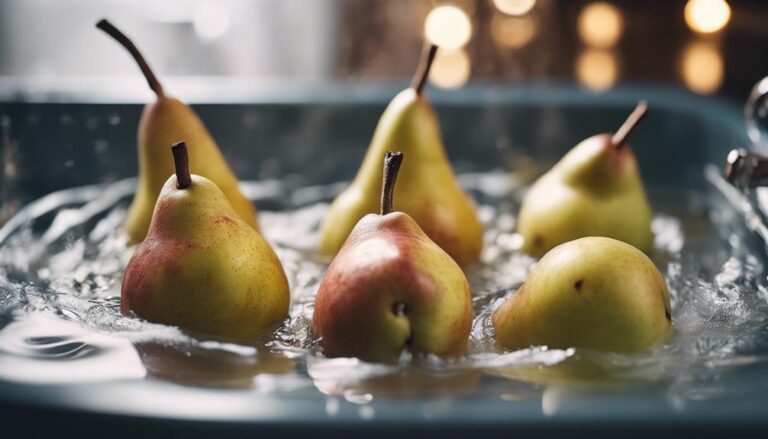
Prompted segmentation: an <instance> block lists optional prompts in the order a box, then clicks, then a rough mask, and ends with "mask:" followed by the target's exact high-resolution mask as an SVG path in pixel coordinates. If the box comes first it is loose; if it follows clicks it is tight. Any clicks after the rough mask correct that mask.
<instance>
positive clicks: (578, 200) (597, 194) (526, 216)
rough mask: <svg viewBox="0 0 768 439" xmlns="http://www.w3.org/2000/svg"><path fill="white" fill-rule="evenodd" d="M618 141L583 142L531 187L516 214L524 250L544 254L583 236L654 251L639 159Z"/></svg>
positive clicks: (598, 138)
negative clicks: (606, 239)
mask: <svg viewBox="0 0 768 439" xmlns="http://www.w3.org/2000/svg"><path fill="white" fill-rule="evenodd" d="M639 108H640V107H639ZM633 114H635V113H633ZM630 120H632V119H630ZM637 121H639V119H637V120H634V123H637ZM633 126H634V125H633ZM628 134H629V132H626V133H625V136H626V135H628ZM615 137H616V136H613V137H612V136H611V135H610V134H598V135H596V136H593V137H590V138H588V139H586V140H584V141H583V142H581V143H579V144H578V145H576V147H574V148H573V149H572V150H571V151H569V152H568V153H567V154H566V155H565V156H564V157H563V158H562V159H561V160H560V162H558V163H557V164H556V165H555V166H554V167H553V168H552V169H551V170H550V171H549V172H547V173H546V174H544V175H543V176H542V177H541V178H540V179H539V180H538V181H536V183H534V184H533V186H532V187H531V188H530V189H529V191H528V192H527V194H526V195H525V198H524V200H523V204H522V205H521V207H520V212H519V214H518V224H517V231H518V233H520V235H522V237H523V239H524V244H523V251H525V252H526V253H528V254H531V255H533V256H541V255H543V254H545V253H546V252H548V251H549V250H551V249H552V248H554V247H555V246H557V245H559V244H562V243H564V242H568V241H572V240H574V239H578V238H582V237H585V236H605V237H609V238H614V239H618V240H621V241H624V242H626V243H628V244H631V245H632V246H634V247H637V248H639V249H640V250H642V251H644V252H646V253H650V252H651V251H652V250H653V233H652V231H651V220H652V218H653V212H652V210H651V205H650V203H649V202H648V197H647V195H646V193H645V189H644V188H643V182H642V179H641V177H640V172H639V170H638V167H637V161H636V160H635V156H634V153H633V152H632V150H631V149H630V148H629V146H628V145H626V146H625V145H624V144H625V140H621V143H620V144H619V145H618V146H617V144H616V143H615V141H614V138H615Z"/></svg>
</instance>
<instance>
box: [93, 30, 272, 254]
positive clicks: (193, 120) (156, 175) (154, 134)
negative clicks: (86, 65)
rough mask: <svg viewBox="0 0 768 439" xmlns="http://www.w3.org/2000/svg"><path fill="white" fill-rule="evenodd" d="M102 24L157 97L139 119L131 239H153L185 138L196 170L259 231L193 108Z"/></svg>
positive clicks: (127, 226)
mask: <svg viewBox="0 0 768 439" xmlns="http://www.w3.org/2000/svg"><path fill="white" fill-rule="evenodd" d="M96 26H97V27H98V28H99V29H101V30H103V31H104V32H106V33H107V34H109V35H110V36H111V37H113V38H114V39H115V40H117V41H118V42H119V43H120V44H121V45H123V46H124V47H125V48H126V50H128V52H130V54H131V55H132V56H133V58H134V59H135V60H136V62H137V63H138V65H139V67H140V68H141V71H142V73H143V74H144V76H145V77H146V79H147V82H148V83H149V86H150V88H151V89H152V91H154V92H155V94H156V96H157V99H156V100H155V102H153V103H151V104H148V105H147V106H146V107H145V108H144V112H143V113H142V115H141V120H140V121H139V136H138V150H139V182H138V187H137V188H136V195H135V196H134V199H133V203H132V204H131V207H130V209H129V210H128V218H127V219H126V222H125V229H126V232H127V233H128V237H129V238H130V241H131V242H132V243H138V242H141V241H142V240H144V237H145V236H146V235H147V230H148V229H149V222H150V220H151V218H152V209H153V208H154V205H155V200H157V196H158V194H159V193H160V189H161V188H162V187H163V184H164V183H165V181H166V180H167V179H168V176H169V175H171V174H173V161H172V160H171V157H170V156H169V154H168V145H170V144H172V143H173V142H176V141H178V140H179V139H186V142H187V145H189V162H190V164H189V166H190V168H191V170H192V172H193V173H195V174H198V175H201V176H203V177H206V178H208V179H209V180H211V181H213V182H214V183H215V184H216V185H217V186H218V187H219V188H220V189H221V191H222V192H224V195H225V196H226V197H227V199H228V200H229V202H230V204H232V207H233V208H234V209H235V212H237V214H238V215H239V216H240V218H242V219H243V221H245V222H246V223H247V224H248V225H249V226H251V227H253V228H254V229H256V230H258V225H257V222H256V211H255V209H254V207H253V204H252V203H251V202H250V201H249V200H248V199H247V198H246V197H245V196H244V195H243V194H242V193H241V192H240V189H239V188H238V180H237V177H236V176H235V174H234V173H233V172H232V169H231V168H230V167H229V165H228V164H227V161H226V159H225V158H224V156H223V155H222V153H221V151H220V150H219V147H218V145H216V142H215V141H214V140H213V138H212V137H211V135H210V133H208V130H207V129H206V128H205V125H203V122H202V121H201V120H200V118H199V117H197V114H195V112H194V111H193V110H192V109H191V108H190V107H189V106H188V105H186V104H184V103H183V102H181V101H180V100H178V99H176V98H173V97H170V96H168V95H166V94H165V92H164V90H163V88H162V86H161V85H160V82H159V81H158V80H157V77H156V76H155V75H154V73H153V72H152V70H151V69H150V68H149V65H148V64H147V62H146V60H145V59H144V57H143V56H142V55H141V53H140V52H139V50H138V49H137V48H136V46H135V45H134V44H133V42H131V40H130V39H129V38H128V37H127V36H125V35H124V34H123V33H122V32H120V31H119V30H118V29H117V28H116V27H114V26H113V25H112V24H111V23H110V22H108V21H107V20H101V21H99V22H98V23H97V24H96Z"/></svg>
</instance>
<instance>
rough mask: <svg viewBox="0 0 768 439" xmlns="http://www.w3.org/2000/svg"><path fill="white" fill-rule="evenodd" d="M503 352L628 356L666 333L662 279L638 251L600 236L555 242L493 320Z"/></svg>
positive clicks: (667, 323) (666, 298)
mask: <svg viewBox="0 0 768 439" xmlns="http://www.w3.org/2000/svg"><path fill="white" fill-rule="evenodd" d="M492 322H493V327H494V328H495V330H496V338H497V340H498V341H499V342H500V343H501V344H502V345H503V346H505V347H506V348H508V349H523V348H527V347H529V346H539V345H546V346H549V347H552V348H570V347H576V348H588V349H599V350H608V351H617V352H633V351H639V350H643V349H647V348H649V347H652V346H653V345H655V344H657V343H659V342H660V341H662V340H664V338H665V337H666V336H667V335H668V334H669V333H670V331H671V328H672V317H671V314H670V301H669V291H668V290H667V284H666V282H665V281H664V277H663V276H662V275H661V273H659V270H658V269H657V268H656V266H655V265H654V264H653V262H652V261H651V260H650V259H649V258H648V256H646V255H645V253H643V252H641V251H640V250H638V249H636V248H635V247H632V246H631V245H629V244H626V243H624V242H621V241H618V240H615V239H611V238H603V237H588V238H581V239H577V240H575V241H571V242H567V243H565V244H562V245H559V246H557V247H555V248H554V249H553V250H551V251H550V252H549V253H547V254H546V255H545V256H544V257H543V258H541V260H540V261H539V262H538V263H537V264H536V266H535V267H534V268H533V271H532V272H531V274H530V277H528V279H527V280H526V281H525V283H524V284H523V285H522V286H521V287H520V288H519V289H518V290H517V292H515V293H514V294H513V295H512V296H511V297H510V298H509V299H508V300H507V301H506V302H504V303H503V304H502V305H501V306H500V307H499V308H498V309H497V310H496V311H495V312H494V313H493V316H492Z"/></svg>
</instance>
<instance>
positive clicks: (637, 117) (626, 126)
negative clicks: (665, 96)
mask: <svg viewBox="0 0 768 439" xmlns="http://www.w3.org/2000/svg"><path fill="white" fill-rule="evenodd" d="M646 113H648V103H647V102H646V101H640V102H638V103H637V106H636V107H635V109H634V110H633V111H632V113H631V114H630V115H629V117H627V120H625V121H624V123H623V124H622V125H621V127H619V129H618V130H617V131H616V133H615V134H614V135H613V137H612V138H611V143H612V144H613V146H614V147H615V148H616V149H619V148H621V147H622V146H624V144H625V143H626V142H627V137H629V135H630V134H631V133H632V130H634V129H635V127H636V126H637V123H638V122H640V121H641V120H643V117H645V115H646Z"/></svg>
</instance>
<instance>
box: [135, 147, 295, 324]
mask: <svg viewBox="0 0 768 439" xmlns="http://www.w3.org/2000/svg"><path fill="white" fill-rule="evenodd" d="M186 151H187V149H186V145H185V144H184V143H183V142H181V143H179V144H176V145H174V147H173V155H174V158H175V163H176V175H172V176H171V177H170V178H169V179H168V181H167V182H166V183H165V185H164V186H163V189H162V191H161V192H160V196H159V197H158V199H157V204H156V206H155V209H154V214H153V215H152V222H151V225H150V228H149V233H148V234H147V238H146V239H145V240H144V242H142V243H141V244H140V245H139V248H138V249H137V250H136V253H134V255H133V257H132V258H131V260H130V262H129V263H128V266H127V267H126V269H125V275H124V277H123V283H122V288H121V296H122V299H121V310H122V312H123V313H129V312H134V313H136V314H137V315H139V316H140V317H143V318H145V319H147V320H149V321H151V322H157V323H165V324H169V325H176V326H179V327H182V328H185V329H190V330H194V331H199V332H203V333H207V334H215V335H220V336H226V337H233V338H250V337H254V336H256V335H258V334H260V333H261V332H263V331H264V330H266V329H268V328H271V327H272V326H274V325H276V324H277V323H280V322H281V321H282V320H283V319H284V318H285V317H286V316H287V315H288V305H289V301H290V295H289V292H288V281H287V279H286V277H285V272H284V271H283V266H282V264H281V263H280V260H279V259H278V258H277V255H275V252H274V251H273V250H272V247H270V245H269V243H267V241H266V240H264V238H263V237H262V236H261V235H260V234H259V233H258V232H257V231H256V230H254V229H253V227H251V226H250V224H247V223H246V222H245V221H243V220H242V219H241V218H240V217H239V216H238V215H237V213H236V212H235V211H234V209H232V206H231V205H230V204H229V201H228V200H227V198H226V197H225V196H224V193H223V192H222V191H221V190H220V189H219V188H218V187H217V186H216V184H214V183H213V182H212V181H210V180H208V179H207V178H205V177H201V176H198V175H190V173H189V167H188V162H187V152H186Z"/></svg>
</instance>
